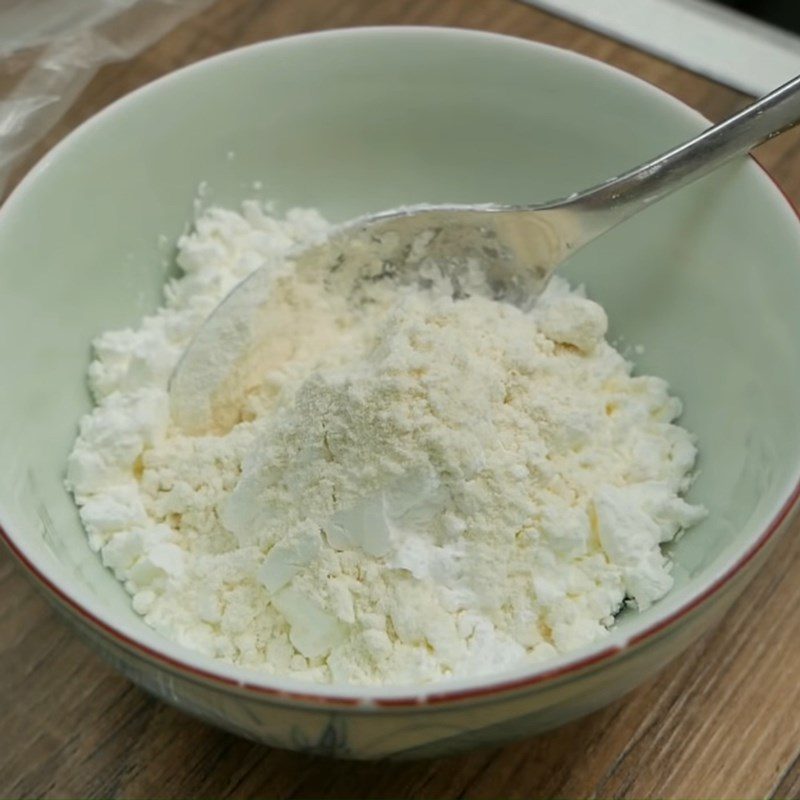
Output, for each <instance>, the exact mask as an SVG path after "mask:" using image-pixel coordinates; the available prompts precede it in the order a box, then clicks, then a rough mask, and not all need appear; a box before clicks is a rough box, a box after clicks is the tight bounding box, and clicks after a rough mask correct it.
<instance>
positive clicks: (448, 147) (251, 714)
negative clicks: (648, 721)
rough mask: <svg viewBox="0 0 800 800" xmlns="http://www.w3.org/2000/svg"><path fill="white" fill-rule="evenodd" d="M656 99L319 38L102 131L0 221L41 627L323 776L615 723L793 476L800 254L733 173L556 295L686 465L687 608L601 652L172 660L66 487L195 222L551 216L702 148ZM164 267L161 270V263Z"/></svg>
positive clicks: (15, 506)
mask: <svg viewBox="0 0 800 800" xmlns="http://www.w3.org/2000/svg"><path fill="white" fill-rule="evenodd" d="M704 125H705V122H704V120H703V119H701V117H700V116H698V115H697V114H696V113H695V112H693V111H691V110H690V109H688V108H687V107H685V106H684V105H682V104H681V103H679V102H678V101H676V100H674V99H673V98H671V97H669V96H667V95H665V94H663V93H661V92H659V91H658V90H656V89H654V88H652V87H651V86H648V85H647V84H645V83H642V82H640V81H638V80H636V79H635V78H632V77H630V76H629V75H626V74H624V73H622V72H618V71H616V70H614V69H611V68H609V67H607V66H604V65H603V64H600V63H597V62H594V61H590V60H588V59H586V58H582V57H580V56H577V55H574V54H572V53H568V52H563V51H560V50H556V49H552V48H549V47H544V46H541V45H536V44H531V43H529V42H525V41H521V40H516V39H511V38H505V37H500V36H495V35H490V34H485V33H475V32H468V31H457V30H445V29H425V28H377V29H376V28H373V29H360V30H345V31H334V32H331V33H323V34H313V35H308V36H300V37H295V38H291V39H284V40H279V41H275V42H269V43H265V44H261V45H256V46H254V47H249V48H246V49H243V50H238V51H234V52H232V53H227V54H225V55H222V56H219V57H217V58H214V59H211V60H209V61H205V62H202V63H200V64H196V65H194V66H192V67H190V68H188V69H184V70H181V71H179V72H176V73H174V74H172V75H170V76H168V77H166V78H164V79H162V80H160V81H157V82H155V83H153V84H152V85H150V86H148V87H146V88H144V89H142V90H140V91H138V92H135V93H134V94H132V95H130V96H128V97H126V98H124V99H123V100H122V101H120V102H118V103H115V104H114V105H113V106H112V107H110V108H109V109H107V110H106V111H104V112H102V113H101V114H99V115H98V116H97V117H95V118H94V119H93V120H91V121H90V122H88V123H87V124H86V125H84V126H82V127H81V128H80V129H79V130H78V131H76V132H75V133H74V134H73V135H71V136H70V137H68V138H67V139H66V140H65V141H64V142H63V143H62V144H60V145H59V146H58V147H56V148H55V149H54V150H53V151H52V152H51V153H49V154H48V155H47V156H46V157H45V158H44V159H43V161H42V162H41V163H40V164H39V165H38V166H37V167H36V168H35V169H34V170H33V171H32V172H31V174H30V175H29V176H28V177H27V178H26V179H25V180H24V181H23V182H22V184H21V185H20V186H19V188H18V189H17V190H16V192H15V193H14V194H13V196H12V197H11V198H10V199H9V200H8V202H7V203H6V205H5V206H4V208H3V209H2V211H0V279H1V280H2V287H3V291H2V296H1V297H0V366H1V367H2V371H3V375H4V380H3V382H2V386H0V432H1V435H0V522H1V523H2V528H3V529H4V537H5V538H6V539H7V541H8V544H9V545H10V547H11V549H12V550H13V551H14V552H15V553H16V555H17V556H18V558H19V560H20V561H21V562H22V563H23V564H24V566H25V567H26V568H27V569H28V570H29V571H30V572H31V574H32V575H33V576H34V577H35V579H36V580H37V581H38V582H39V584H40V585H41V586H42V587H43V588H44V589H45V591H46V593H47V594H48V596H49V597H50V598H51V600H53V602H54V603H55V604H56V605H57V607H58V608H59V609H60V610H61V611H63V612H64V614H65V615H66V616H67V617H68V618H69V619H70V620H71V621H73V622H74V624H75V625H76V627H77V628H78V630H79V631H80V632H81V633H83V634H84V635H85V636H86V637H87V638H88V639H89V640H90V641H91V642H93V643H94V644H95V645H96V646H97V647H98V649H99V650H101V651H102V652H103V653H104V654H105V655H106V657H108V658H109V659H111V660H112V662H113V663H114V664H115V665H116V666H118V667H119V669H120V670H121V671H122V672H124V673H125V674H126V675H128V676H130V677H131V678H132V679H133V680H134V681H136V682H137V683H139V684H141V685H142V686H144V687H146V688H148V689H149V690H151V691H152V692H154V693H156V694H158V695H159V696H161V697H163V698H164V699H166V700H167V701H169V702H172V703H174V704H176V705H178V706H180V707H182V708H185V709H187V710H188V711H191V712H192V713H195V714H197V715H199V716H201V717H203V718H204V719H207V720H211V721H213V722H215V723H217V724H219V725H222V726H224V727H226V728H229V729H231V730H234V731H238V732H240V733H242V734H244V735H246V736H249V737H252V738H255V739H258V740H260V741H263V742H266V743H269V744H274V745H278V746H282V747H292V748H296V749H303V750H313V751H315V752H327V753H330V754H334V755H340V756H352V757H359V758H370V757H378V756H384V755H394V756H404V757H412V756H416V755H432V754H438V753H444V752H451V751H454V750H459V749H463V748H466V747H470V746H473V745H478V744H494V743H496V742H498V741H501V740H504V739H508V738H513V737H519V736H522V735H526V734H530V733H533V732H536V731H540V730H543V729H545V728H548V727H552V726H554V725H557V724H559V723H561V722H564V721H566V720H568V719H570V718H573V717H575V716H578V715H580V714H584V713H587V712H588V711H590V710H593V709H595V708H598V707H599V706H601V705H603V704H605V703H608V702H609V701H611V700H612V699H614V698H615V697H617V696H619V695H621V694H622V693H624V692H625V691H628V690H629V689H631V688H632V687H633V686H635V685H636V684H637V683H639V682H640V681H642V680H644V679H645V678H647V677H648V676H649V675H651V674H652V673H653V672H654V671H656V670H657V669H659V668H660V667H661V666H663V665H664V664H665V663H666V662H667V661H668V660H669V659H671V658H672V657H674V656H676V655H677V654H678V653H680V652H681V651H682V650H683V649H684V648H685V647H686V646H687V645H688V644H689V643H690V642H691V641H692V640H693V639H694V638H696V637H697V636H698V635H699V634H700V633H701V632H702V631H703V630H705V629H706V628H707V627H708V626H709V625H710V624H711V623H712V622H714V621H715V620H716V619H717V618H719V616H720V615H721V614H722V612H723V611H724V610H725V609H726V608H727V607H728V605H729V604H730V603H731V602H732V600H733V599H734V597H735V596H736V595H737V594H738V593H739V592H740V591H741V590H742V589H743V587H744V586H745V583H746V580H747V578H748V577H749V576H750V575H751V574H752V571H753V569H754V567H755V566H756V565H757V563H758V562H759V561H760V560H761V558H762V557H763V554H764V552H765V550H766V548H765V545H766V544H767V543H768V541H771V540H774V539H775V538H776V536H775V534H776V533H777V532H779V530H780V529H781V528H782V527H785V522H786V519H787V515H788V514H789V512H790V511H791V508H792V506H793V504H794V502H795V500H796V499H797V485H798V478H799V476H800V426H798V425H797V422H796V413H797V411H796V409H797V406H798V400H800V369H798V367H799V366H800V227H798V223H797V219H796V217H795V214H794V212H793V211H792V209H791V208H790V206H789V204H788V203H787V202H786V201H785V199H784V198H783V197H781V195H780V192H779V191H778V190H777V189H776V187H775V186H774V185H773V184H772V183H771V182H770V180H769V178H768V177H767V176H765V174H764V173H763V172H762V171H761V170H760V169H759V167H758V166H757V165H756V164H755V163H754V162H753V161H750V160H747V161H745V160H743V161H741V162H740V163H737V164H735V165H733V166H731V167H730V168H728V169H725V170H724V171H722V172H719V173H718V174H715V175H713V176H712V177H710V178H707V179H705V180H704V181H702V182H701V183H699V184H697V185H695V186H694V187H692V188H690V189H688V190H685V191H683V192H681V193H679V194H678V195H675V196H673V197H672V198H670V199H669V200H667V201H665V202H664V203H661V204H659V205H658V206H657V207H653V208H651V209H649V210H648V211H647V212H645V213H643V214H642V215H640V216H638V217H636V218H635V219H633V220H631V221H630V222H628V223H626V224H625V225H624V226H622V227H620V228H618V229H617V230H615V231H614V232H612V233H611V234H610V235H608V236H607V237H605V238H604V239H602V240H601V241H599V242H597V243H595V244H593V245H592V246H591V247H589V248H588V249H587V250H586V251H585V252H583V253H581V254H579V255H578V256H577V257H576V258H575V259H574V262H573V263H572V264H571V265H569V266H568V268H567V270H566V274H567V276H568V277H570V278H571V279H573V280H575V281H585V282H586V284H587V287H588V290H589V292H590V294H591V295H592V296H593V297H594V298H596V299H597V300H599V301H600V302H601V303H603V305H604V306H605V307H606V309H607V310H608V312H609V317H610V319H611V322H612V337H620V338H621V339H624V341H625V342H628V343H630V344H642V345H644V347H645V353H644V355H643V356H641V357H640V358H638V359H637V360H638V362H639V366H640V368H641V369H642V370H643V371H647V372H653V373H655V374H657V375H661V376H663V377H665V378H666V379H667V380H668V381H669V382H670V384H671V385H672V387H673V389H674V391H675V392H676V393H677V394H678V395H680V396H681V397H682V398H683V399H684V400H685V403H686V413H685V415H684V417H683V422H684V424H685V425H686V426H687V427H688V428H689V429H690V430H692V431H694V432H696V433H697V434H698V436H699V440H700V448H701V458H700V470H701V472H700V476H699V478H698V480H697V483H696V484H695V486H694V488H693V490H692V499H693V500H695V501H697V502H702V503H704V504H705V505H706V506H707V507H708V509H709V511H710V513H709V516H708V519H707V520H706V521H705V522H703V523H702V524H701V525H699V526H698V527H697V528H695V529H693V530H692V531H690V532H689V533H688V534H687V535H686V537H685V538H683V539H682V540H681V541H680V542H678V543H677V544H676V545H675V546H674V547H673V548H672V553H673V556H674V559H675V575H676V585H675V588H674V590H673V591H672V592H671V593H670V594H669V595H668V596H667V597H666V598H665V599H664V600H662V601H661V602H660V603H658V604H657V605H655V606H654V607H653V608H651V609H649V610H648V611H647V612H645V613H643V614H641V615H635V614H624V615H623V616H622V617H621V618H620V620H619V624H618V625H617V627H616V629H615V630H614V631H613V632H612V634H611V635H610V636H609V637H608V639H606V640H605V641H604V642H603V643H601V644H599V645H597V646H595V647H592V648H587V649H585V650H582V651H580V652H578V653H576V654H574V655H573V656H571V657H569V658H561V659H560V660H558V661H555V662H553V663H552V664H548V665H546V666H545V667H538V668H536V669H535V670H532V669H520V670H516V671H514V672H510V673H506V674H502V675H497V676H494V677H492V678H485V677H481V678H479V679H472V680H459V681H457V682H456V681H452V682H443V683H440V684H436V685H433V686H412V687H408V686H406V687H385V688H382V689H360V688H356V687H341V686H336V687H323V686H316V685H312V684H308V683H301V682H298V681H292V680H287V679H281V680H277V679H270V678H265V677H264V676H262V675H259V674H257V673H253V672H247V671H245V670H242V669H237V668H234V667H231V666H228V665H225V664H222V663H218V662H215V661H213V660H211V659H209V658H206V657H203V656H200V655H197V654H196V653H193V652H190V651H188V650H185V649H183V648H181V647H179V646H177V645H175V644H172V643H171V642H168V641H165V640H164V639H162V638H161V637H160V636H159V635H158V634H156V633H155V632H153V631H152V630H150V629H149V628H147V627H146V626H145V625H144V623H143V622H142V621H141V620H140V619H139V618H138V617H137V616H136V615H135V614H134V613H133V611H132V610H131V608H130V604H129V599H128V597H127V596H126V594H125V592H124V591H123V589H122V588H121V587H120V586H119V585H118V584H117V582H116V581H115V580H114V578H113V577H112V576H111V575H110V574H109V573H107V572H106V571H104V570H103V568H102V567H101V565H100V563H99V561H98V559H97V558H96V557H95V555H93V554H92V553H91V552H90V551H89V548H88V546H87V543H86V540H85V537H84V534H83V531H82V529H81V526H80V523H79V521H78V516H77V514H76V512H75V508H74V507H73V504H72V502H71V499H70V497H69V496H68V495H67V493H66V492H65V490H64V488H63V485H62V476H63V472H64V462H65V458H66V456H67V453H68V451H69V449H70V445H71V443H72V441H73V438H74V436H75V426H76V422H77V420H78V418H79V416H80V415H81V414H82V413H83V412H85V411H86V410H87V409H88V408H89V406H90V403H89V397H88V394H87V390H86V386H85V381H84V375H85V372H86V367H87V363H88V360H89V342H90V340H91V339H92V337H93V336H94V335H95V334H97V333H99V332H100V331H104V330H106V329H108V328H119V327H120V326H124V325H129V324H134V323H135V322H136V321H137V320H138V319H139V318H140V317H141V316H142V314H144V313H146V312H149V311H152V310H153V309H154V308H155V307H156V305H157V303H158V301H159V294H160V291H161V287H162V284H163V282H164V278H165V268H164V265H163V261H164V248H163V245H162V246H160V245H159V237H162V236H166V237H168V239H169V241H170V242H171V243H174V241H175V238H176V237H177V235H178V234H179V233H180V232H181V231H182V230H183V229H184V228H185V226H186V224H187V222H188V221H189V220H190V218H191V217H192V199H193V197H194V196H195V192H196V189H197V187H198V184H199V183H200V182H201V181H206V182H207V184H208V187H209V193H208V198H207V200H208V201H213V202H214V203H220V204H224V205H235V204H237V203H238V201H240V200H241V199H243V198H246V197H248V196H252V195H253V194H255V192H254V191H253V182H254V181H262V182H263V187H264V188H263V196H264V197H265V198H274V199H275V200H276V201H277V202H278V204H279V207H283V208H285V207H288V206H291V205H305V206H316V207H318V208H320V209H321V210H322V212H323V213H324V214H325V215H327V216H328V217H330V218H331V219H332V220H343V219H345V218H347V217H351V216H353V215H355V214H360V213H363V212H367V211H373V210H377V209H382V208H385V207H391V206H397V205H400V204H406V203H419V202H436V201H455V202H471V201H481V202H486V201H500V202H508V203H517V202H533V201H540V200H547V199H549V198H552V197H556V196H560V195H564V194H568V193H570V192H572V191H574V190H576V189H580V188H583V187H585V186H588V185H590V184H592V183H594V182H595V181H598V180H601V179H603V178H606V177H608V176H611V175H615V174H617V173H619V172H620V171H621V170H623V169H624V168H626V167H629V166H631V165H634V164H636V163H638V162H640V161H642V160H644V159H645V158H648V157H650V156H652V155H654V154H655V153H657V152H658V151H660V150H662V149H665V148H667V147H668V146H670V145H672V144H675V143H676V142H679V141H680V140H682V139H684V138H685V137H688V136H690V135H691V134H694V133H696V132H697V131H699V130H700V129H701V128H702V127H704ZM169 252H171V250H170V251H169Z"/></svg>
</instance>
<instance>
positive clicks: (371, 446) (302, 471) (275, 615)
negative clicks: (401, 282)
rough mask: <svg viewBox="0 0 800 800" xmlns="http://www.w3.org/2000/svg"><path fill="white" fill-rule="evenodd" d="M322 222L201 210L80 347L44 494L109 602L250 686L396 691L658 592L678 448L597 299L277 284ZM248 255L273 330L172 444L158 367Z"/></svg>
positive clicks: (689, 444) (510, 652)
mask: <svg viewBox="0 0 800 800" xmlns="http://www.w3.org/2000/svg"><path fill="white" fill-rule="evenodd" d="M325 232H326V224H325V223H324V221H323V220H322V219H321V218H320V217H319V216H318V215H317V214H315V212H311V211H297V210H296V211H293V212H290V213H289V215H287V217H286V218H285V219H283V220H278V219H276V218H274V217H272V216H270V215H269V214H266V213H265V212H264V210H263V209H261V208H260V207H259V206H257V205H256V204H255V203H247V204H245V206H244V208H243V211H242V213H241V214H236V213H234V212H230V211H222V210H218V209H213V210H211V211H209V212H207V213H206V215H205V216H204V217H202V218H201V219H200V220H198V222H197V225H196V229H195V230H194V231H193V232H192V233H191V234H189V235H188V236H186V237H184V238H183V239H182V240H181V241H180V243H179V245H180V253H181V255H180V259H179V263H180V264H181V266H182V267H183V268H184V270H185V273H186V274H185V275H184V276H183V277H181V278H180V279H178V280H176V281H173V282H172V283H171V284H170V285H169V286H168V287H167V291H166V306H165V308H164V309H162V310H160V311H159V312H158V314H157V315H155V316H154V317H150V318H148V319H146V320H145V321H144V323H143V325H142V327H141V328H139V329H138V330H128V331H122V332H113V333H108V334H103V335H102V336H101V337H99V339H98V340H97V342H96V344H95V351H96V360H95V361H94V362H93V364H92V366H91V369H90V380H91V384H92V387H93V390H94V392H95V397H96V399H97V407H96V408H95V409H94V410H93V412H92V413H91V414H89V415H87V416H86V417H85V418H84V420H82V422H81V432H80V436H79V437H78V440H77V442H76V445H75V449H74V451H73V453H72V455H71V456H70V460H69V465H68V476H67V482H68V485H69V486H70V488H71V489H72V491H73V492H74V494H75V497H76V499H77V501H78V503H79V505H80V506H81V516H82V519H83V522H84V525H85V527H86V529H87V533H88V536H89V541H90V544H91V546H92V547H93V548H94V549H96V550H100V551H101V554H102V558H103V561H104V563H105V564H106V565H107V566H108V567H109V568H111V569H113V570H114V572H115V574H116V575H117V577H118V578H119V579H120V580H121V581H123V582H124V583H125V586H126V588H127V589H128V591H129V592H130V593H131V594H132V595H133V605H134V608H135V610H136V611H137V612H138V613H140V614H142V615H143V616H144V618H145V620H146V621H147V622H148V623H149V624H150V625H152V626H153V627H154V628H156V629H157V630H159V631H161V632H162V633H163V634H164V635H165V636H167V637H169V638H171V639H174V640H176V641H178V642H180V643H182V644H184V645H186V646H188V647H191V648H194V649H197V650H200V651H202V652H204V653H207V654H209V655H212V656H215V657H218V658H223V659H226V660H228V661H232V662H234V663H237V664H242V665H245V666H248V667H251V668H256V669H259V670H262V671H264V672H266V673H270V674H275V675H290V676H294V677H300V678H306V679H308V680H314V681H318V682H337V683H348V682H349V683H361V684H404V683H412V682H420V681H435V680H440V679H442V678H446V677H449V676H465V675H477V674H481V673H489V672H495V671H498V670H501V669H504V668H509V667H513V666H518V665H521V664H524V663H535V662H539V661H542V660H545V659H548V658H552V657H553V656H555V655H557V654H559V653H567V652H570V651H572V650H574V649H576V648H578V647H581V646H583V645H586V644H590V643H592V642H595V641H597V640H599V639H601V638H602V637H603V636H605V635H606V634H607V629H608V627H609V626H611V625H612V624H613V620H614V615H615V614H616V612H617V611H619V610H620V608H621V607H622V606H623V604H624V603H625V602H628V603H630V604H632V605H634V606H636V607H638V608H640V609H643V608H646V607H648V606H649V605H650V604H651V603H653V602H654V601H656V600H658V599H659V598H660V597H662V596H663V595H664V594H665V593H666V592H667V591H668V590H669V588H670V587H671V584H672V579H671V577H670V564H669V561H668V559H667V557H666V556H665V554H664V553H663V552H662V549H661V545H662V544H664V543H665V542H668V541H670V540H672V539H674V538H675V536H676V535H677V534H678V533H679V532H680V531H681V530H683V529H684V528H687V527H689V526H691V525H693V524H695V523H696V522H697V521H699V520H700V519H701V518H702V517H703V516H704V513H705V512H704V510H703V509H702V508H700V507H698V506H693V505H689V504H688V503H686V502H685V501H684V500H683V499H681V494H682V493H683V492H684V491H685V490H686V489H687V488H688V486H689V484H690V479H691V471H692V469H693V465H694V461H695V456H696V450H695V446H694V444H693V440H692V438H691V436H690V435H689V434H688V433H687V432H686V431H684V430H683V429H682V428H680V427H678V426H677V425H675V424H673V421H674V420H675V418H676V417H677V416H678V415H679V414H680V412H681V406H680V402H679V401H678V400H677V399H675V398H672V397H670V395H669V393H668V387H667V385H666V383H665V382H664V381H663V380H661V379H659V378H654V377H646V376H638V377H633V376H632V375H631V364H630V363H629V362H627V361H626V360H625V359H624V358H623V357H622V356H621V355H620V354H619V353H618V352H617V351H616V350H615V349H614V348H612V347H611V346H610V345H609V344H608V343H607V342H606V341H605V338H604V337H605V333H606V328H607V320H606V316H605V313H604V311H603V309H602V308H601V307H600V306H598V305H597V304H596V303H594V302H592V301H591V300H589V299H587V298H586V297H584V296H583V295H582V293H581V292H578V291H573V290H571V289H570V287H569V286H568V285H567V284H566V283H565V282H564V281H563V280H560V279H555V280H554V281H553V282H552V284H551V286H550V287H549V288H548V290H547V292H546V293H545V295H544V296H543V297H542V299H541V301H540V302H539V303H538V304H537V306H536V307H535V309H534V310H533V311H532V312H528V313H525V312H522V311H520V310H519V309H517V308H515V307H513V306H510V305H507V304H504V303H500V302H497V301H494V300H490V299H487V298H485V297H482V296H477V295H476V296H472V297H468V298H465V299H460V300H457V301H454V300H453V299H452V298H451V297H450V296H449V294H448V293H446V292H443V291H440V290H439V289H437V287H436V286H435V285H434V286H433V287H432V288H430V289H428V290H421V289H409V288H405V289H398V288H397V287H392V286H388V287H387V288H386V291H374V292H372V293H371V295H370V303H369V304H367V305H363V306H358V307H355V306H353V307H348V306H346V305H343V304H342V302H341V298H336V297H332V296H331V295H330V293H329V292H327V291H326V290H325V288H324V287H323V286H321V285H317V284H309V283H305V284H303V283H302V279H301V276H293V274H292V271H291V253H292V252H293V251H294V250H295V249H296V248H297V247H302V246H304V245H307V244H311V243H315V242H317V241H319V240H320V238H321V237H322V236H324V234H325ZM262 263H267V264H269V265H272V266H273V267H274V269H275V270H276V274H277V273H278V271H280V275H281V279H280V280H276V282H275V291H276V293H277V294H276V299H277V300H278V301H279V305H280V306H281V308H282V309H283V311H282V312H281V313H285V314H286V320H287V323H286V325H284V326H282V327H281V330H283V331H284V341H282V342H281V343H280V346H277V345H276V347H274V348H271V349H269V350H268V351H267V350H265V352H268V353H269V355H268V357H267V356H265V357H264V361H263V363H261V364H259V365H258V370H257V375H258V381H256V382H255V385H254V388H253V389H252V390H248V392H247V396H246V399H245V400H244V401H241V402H240V403H239V405H237V406H236V407H229V408H225V409H224V412H225V415H226V419H230V420H233V421H234V423H235V424H233V425H232V427H230V426H226V430H227V431H228V432H226V433H223V434H221V435H220V433H219V431H209V432H208V433H207V434H201V435H195V436H187V435H183V434H181V433H180V432H179V431H178V430H177V428H175V427H174V426H173V425H172V423H171V421H170V416H169V398H168V394H167V382H168V380H169V375H170V374H171V371H172V369H173V367H174V365H175V363H176V362H177V360H178V358H180V355H181V353H182V352H183V349H184V348H185V347H186V345H187V344H188V342H189V340H190V338H191V336H192V335H193V333H194V332H195V331H196V330H197V329H198V327H199V326H200V325H201V324H202V322H203V320H204V319H205V317H206V316H207V314H208V313H210V311H211V310H212V309H213V308H214V307H215V305H216V304H217V303H218V302H219V301H220V300H221V299H222V298H223V297H224V296H225V294H226V293H227V292H228V291H229V290H230V288H232V286H233V285H235V284H236V283H237V282H238V281H239V280H241V279H242V278H243V277H245V276H246V275H247V274H249V272H251V271H252V270H253V269H255V268H256V267H258V266H260V265H261V264H262ZM301 284H302V291H300V290H298V286H299V285H301ZM301 318H302V319H303V320H305V321H308V323H309V324H305V323H304V326H303V330H302V331H299V330H298V331H297V332H294V333H293V329H292V327H291V324H290V323H291V320H292V319H301ZM309 325H311V327H309Z"/></svg>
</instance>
